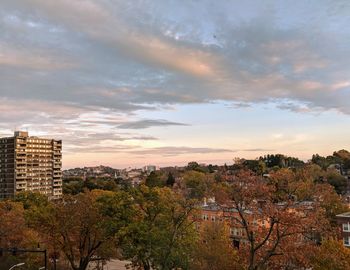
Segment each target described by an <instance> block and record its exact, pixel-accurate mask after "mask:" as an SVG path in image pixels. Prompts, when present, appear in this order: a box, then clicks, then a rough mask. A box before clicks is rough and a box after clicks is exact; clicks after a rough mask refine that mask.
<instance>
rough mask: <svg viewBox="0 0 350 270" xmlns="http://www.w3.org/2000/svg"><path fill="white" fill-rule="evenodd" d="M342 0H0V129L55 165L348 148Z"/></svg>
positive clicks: (214, 159)
mask: <svg viewBox="0 0 350 270" xmlns="http://www.w3.org/2000/svg"><path fill="white" fill-rule="evenodd" d="M349 25H350V1H348V0H345V1H342V0H338V1H332V0H310V1H295V0H294V1H288V0H284V1H270V0H265V1H261V0H256V1H250V0H245V1H230V0H225V1H224V0H222V1H221V0H211V1H209V0H176V1H175V0H174V1H171V0H130V1H125V0H114V1H112V0H55V1H53V0H52V1H51V0H49V1H48V0H25V1H24V0H1V1H0V136H1V137H2V136H8V135H11V134H13V131H14V130H28V131H29V134H30V135H35V136H43V137H49V138H55V139H62V140H63V149H64V150H63V166H64V167H65V168H72V167H77V166H93V165H99V164H104V165H109V166H113V167H117V168H123V167H128V166H142V165H147V164H155V165H158V166H167V165H182V164H187V163H188V162H189V161H193V160H196V161H198V162H201V163H202V162H203V163H216V164H223V163H225V162H226V163H232V162H233V161H232V160H233V159H234V158H235V157H241V158H256V157H258V156H260V155H264V154H267V153H283V154H286V155H291V156H296V157H299V158H301V159H303V160H307V159H310V158H311V156H312V154H314V153H319V154H321V155H328V154H331V153H332V152H333V151H335V150H339V149H349V150H350V139H349V138H350V129H349V126H350V27H349Z"/></svg>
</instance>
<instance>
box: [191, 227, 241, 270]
mask: <svg viewBox="0 0 350 270" xmlns="http://www.w3.org/2000/svg"><path fill="white" fill-rule="evenodd" d="M202 226H203V225H202ZM192 256H193V259H192V263H191V269H201V270H238V269H243V267H242V266H240V264H239V262H238V254H237V250H236V249H234V248H233V246H232V243H231V241H230V232H229V228H228V226H226V225H225V223H210V224H206V225H204V227H203V228H201V229H200V237H199V239H198V240H197V242H196V247H195V249H194V252H193V255H192Z"/></svg>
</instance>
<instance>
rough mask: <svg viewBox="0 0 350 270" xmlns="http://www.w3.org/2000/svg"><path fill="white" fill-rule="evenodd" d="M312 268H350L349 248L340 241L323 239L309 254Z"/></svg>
mask: <svg viewBox="0 0 350 270" xmlns="http://www.w3.org/2000/svg"><path fill="white" fill-rule="evenodd" d="M311 265H312V269H314V270H329V269H332V270H347V269H350V250H349V249H348V248H346V247H344V245H343V243H342V242H341V241H336V240H333V239H330V240H325V241H323V242H322V245H321V246H319V247H318V248H317V249H316V250H315V252H314V253H312V255H311Z"/></svg>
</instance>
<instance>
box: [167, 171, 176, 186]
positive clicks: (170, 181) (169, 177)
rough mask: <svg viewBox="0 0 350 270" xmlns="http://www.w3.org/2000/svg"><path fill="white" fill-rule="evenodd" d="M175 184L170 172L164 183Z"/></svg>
mask: <svg viewBox="0 0 350 270" xmlns="http://www.w3.org/2000/svg"><path fill="white" fill-rule="evenodd" d="M174 184H175V177H174V176H173V174H172V173H171V172H169V174H168V179H167V180H166V185H167V186H169V187H172V186H173V185H174Z"/></svg>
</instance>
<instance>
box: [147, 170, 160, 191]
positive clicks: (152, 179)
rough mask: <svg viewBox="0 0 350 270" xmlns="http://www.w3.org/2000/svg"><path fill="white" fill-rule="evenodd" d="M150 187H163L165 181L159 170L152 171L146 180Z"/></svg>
mask: <svg viewBox="0 0 350 270" xmlns="http://www.w3.org/2000/svg"><path fill="white" fill-rule="evenodd" d="M145 184H146V186H148V187H163V186H164V184H165V181H164V180H163V179H162V178H161V175H160V174H159V173H157V172H151V173H150V174H149V175H148V176H147V178H146V182H145Z"/></svg>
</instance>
